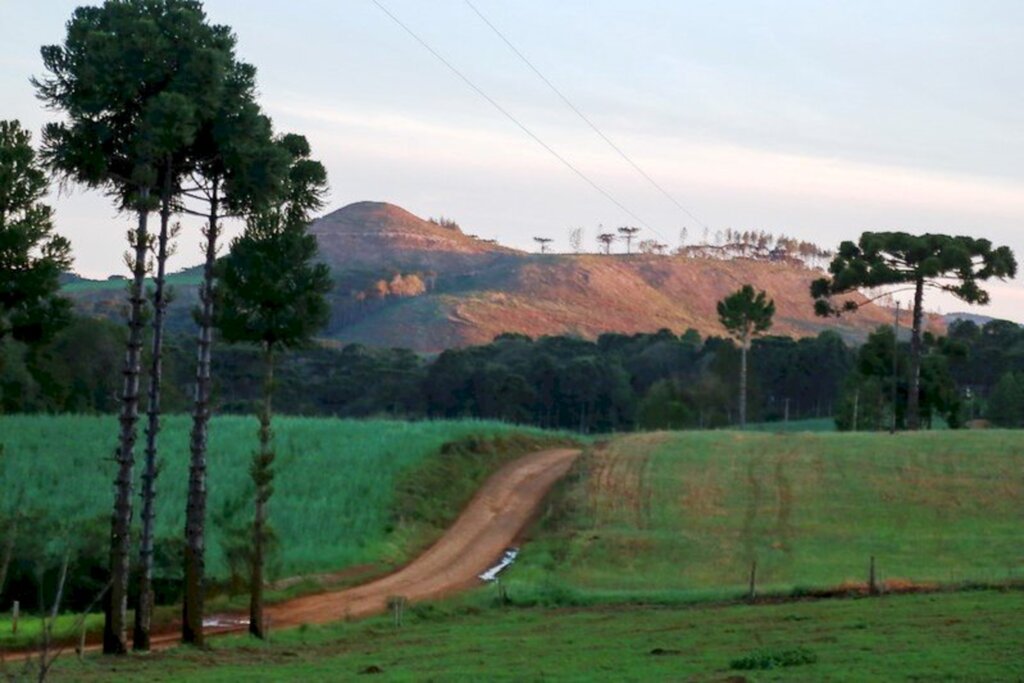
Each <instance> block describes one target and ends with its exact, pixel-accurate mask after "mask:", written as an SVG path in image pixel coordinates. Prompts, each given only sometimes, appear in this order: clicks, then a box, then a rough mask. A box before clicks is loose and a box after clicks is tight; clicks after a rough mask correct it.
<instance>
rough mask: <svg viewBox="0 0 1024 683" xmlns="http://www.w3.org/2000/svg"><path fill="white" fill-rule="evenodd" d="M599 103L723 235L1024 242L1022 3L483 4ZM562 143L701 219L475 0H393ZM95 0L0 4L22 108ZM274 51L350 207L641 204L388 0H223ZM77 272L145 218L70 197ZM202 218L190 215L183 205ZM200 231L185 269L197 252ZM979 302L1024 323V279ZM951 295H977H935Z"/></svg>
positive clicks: (242, 26)
mask: <svg viewBox="0 0 1024 683" xmlns="http://www.w3.org/2000/svg"><path fill="white" fill-rule="evenodd" d="M473 1H474V3H475V4H476V5H477V7H478V8H479V9H480V10H481V11H482V12H483V13H484V14H486V15H487V16H488V18H489V19H490V20H491V21H492V22H493V23H494V24H495V25H496V26H498V27H499V28H500V29H501V30H502V31H503V32H504V33H505V35H506V36H507V37H508V38H509V39H510V40H511V41H512V42H513V43H514V44H515V45H516V46H517V47H518V48H519V49H520V50H521V51H522V52H523V53H524V54H525V55H526V56H527V57H529V58H530V60H531V61H532V62H533V63H534V64H535V65H536V66H537V67H538V68H539V69H540V70H541V72H543V73H544V74H545V75H546V76H547V77H548V78H549V79H550V80H551V81H552V82H554V83H555V84H556V85H557V86H558V87H559V88H560V89H561V90H562V91H563V92H564V93H565V94H566V95H567V96H568V97H569V98H570V99H571V100H572V101H573V102H574V103H575V104H576V105H577V106H578V107H579V108H580V109H581V110H582V111H583V112H584V113H585V114H586V115H587V116H588V117H589V118H590V119H591V120H592V121H594V122H595V123H596V124H597V125H598V126H599V127H600V128H602V129H603V131H604V132H605V133H606V134H607V135H608V136H609V137H611V138H612V139H613V140H614V141H615V142H616V143H617V144H618V145H619V147H621V148H622V149H624V150H625V151H626V152H627V153H628V154H629V155H630V156H631V157H632V158H633V159H634V160H635V161H636V162H637V163H639V164H640V166H642V167H643V168H644V169H645V170H646V171H647V172H648V173H649V174H650V175H651V176H653V177H654V178H655V179H656V180H657V181H658V182H659V183H660V184H661V185H662V186H663V187H665V188H666V189H667V190H668V191H669V192H670V193H671V194H672V195H673V196H675V197H676V198H677V200H678V201H680V202H681V203H682V204H683V205H684V206H685V207H686V208H687V209H689V211H691V212H692V213H693V214H695V215H696V216H697V217H698V218H699V219H700V220H701V221H703V222H704V223H706V224H707V225H709V226H711V229H712V232H714V231H715V230H717V229H724V228H726V227H731V228H735V229H743V230H745V229H766V230H769V231H772V232H775V233H785V234H788V235H791V236H794V237H799V238H802V239H808V240H812V241H815V242H818V243H819V244H822V245H823V246H828V247H834V246H835V245H837V244H838V243H839V242H840V241H841V240H843V239H855V238H856V237H857V236H858V235H859V234H860V232H862V231H864V230H906V231H910V232H946V233H954V234H969V235H975V236H983V237H987V238H989V239H991V240H992V241H993V242H995V243H996V244H1007V245H1009V246H1010V247H1011V248H1013V249H1014V251H1015V252H1016V253H1017V255H1018V258H1020V259H1021V260H1022V261H1024V120H1022V113H1021V112H1022V111H1024V2H1020V0H1005V1H997V0H992V1H983V0H978V1H971V2H966V1H964V0H959V1H956V2H952V1H945V2H944V1H942V0H922V1H911V0H886V1H874V0H872V1H860V2H848V1H843V2H838V1H836V2H828V1H824V0H808V1H806V2H802V1H801V2H798V1H787V2H782V1H773V2H769V1H767V0H765V1H762V2H755V1H748V2H728V1H722V2H714V3H710V2H696V1H682V0H661V1H654V0H647V1H643V0H632V1H629V2H626V1H625V0H619V1H612V0H562V1H561V2H557V3H556V2H551V1H550V0H549V1H547V2H545V1H542V0H517V1H516V2H510V1H505V2H500V1H499V0H473ZM381 2H382V3H383V4H384V5H385V6H387V7H388V8H389V9H390V10H391V11H392V12H393V13H394V14H396V15H397V16H398V17H399V18H400V19H401V20H402V21H403V22H405V23H406V24H407V25H408V26H409V27H410V28H411V29H412V30H414V31H416V32H417V33H418V34H420V36H421V37H422V38H423V39H424V40H426V41H427V42H428V43H430V44H431V45H432V46H433V47H434V48H435V49H436V50H437V51H439V52H440V53H441V54H443V55H444V56H445V58H447V59H448V60H449V61H450V62H451V63H452V64H454V65H455V66H456V67H457V68H458V69H460V70H461V71H462V72H463V73H464V74H465V75H466V76H468V77H469V78H470V79H471V80H473V81H474V82H475V83H476V84H477V85H478V86H479V87H480V88H481V89H483V90H484V91H485V92H487V93H488V94H489V95H490V96H491V97H493V98H494V99H495V100H496V101H498V102H499V103H500V104H501V105H502V106H503V107H504V108H506V109H507V110H508V111H510V112H511V113H512V114H513V115H515V116H516V117H517V118H518V119H519V120H520V121H522V122H523V124H525V125H526V126H527V127H528V128H530V129H531V130H533V131H534V132H535V133H536V134H537V135H538V136H540V137H541V138H542V139H543V140H544V141H545V142H546V143H547V144H549V145H550V146H551V147H553V148H554V149H555V150H557V151H558V152H559V153H560V154H561V155H562V156H564V157H565V158H567V159H568V160H570V161H571V162H572V163H573V164H575V165H576V166H577V167H578V168H579V169H580V170H582V171H583V172H584V173H586V174H587V175H588V176H590V177H591V178H592V179H593V180H594V181H595V182H597V183H598V184H599V185H601V186H602V187H604V188H605V189H607V190H608V191H609V192H610V193H611V194H612V195H614V196H615V198H616V199H617V200H618V201H619V202H621V203H622V204H623V205H625V206H626V207H627V208H628V209H629V210H630V211H632V212H633V213H635V214H636V215H638V216H639V217H640V218H642V219H643V220H644V222H646V223H647V224H648V225H650V226H651V230H645V231H644V234H646V235H648V236H650V237H655V238H659V237H660V239H661V240H662V241H664V242H668V243H669V244H672V245H675V244H676V243H677V242H678V234H679V232H680V229H681V228H683V227H687V228H688V229H689V233H690V235H691V236H694V235H697V234H699V233H700V232H701V231H702V228H700V227H699V225H698V224H697V223H696V222H695V221H694V220H693V219H692V218H690V217H689V216H687V215H685V214H684V213H682V212H681V211H680V210H679V209H678V208H677V207H676V206H675V205H674V204H672V203H671V202H670V201H669V200H668V199H666V198H665V197H664V196H662V195H661V194H660V193H659V192H658V191H657V190H655V189H654V188H652V187H651V186H650V185H649V184H647V183H646V181H644V180H643V179H642V178H640V177H639V176H638V175H637V174H636V173H635V171H633V169H632V168H631V167H630V166H629V165H628V164H627V163H626V162H625V161H623V160H622V159H621V158H620V157H618V156H617V155H616V154H615V152H614V151H612V150H611V149H610V148H608V147H607V145H606V144H605V143H604V142H603V141H602V140H601V139H600V138H599V137H597V135H595V134H594V132H593V131H591V130H590V129H589V128H587V127H586V126H585V124H583V123H582V122H581V121H580V120H579V119H578V118H576V116H575V115H574V114H573V113H572V112H571V111H570V110H568V109H567V108H566V107H565V106H564V104H563V103H562V102H561V101H560V100H559V99H558V98H557V97H556V96H555V95H554V94H553V93H552V92H551V91H550V90H548V89H547V87H546V86H545V85H544V83H543V82H542V81H541V80H540V79H538V78H537V76H536V75H535V74H533V73H532V72H531V71H530V70H529V69H528V67H526V65H524V64H523V63H522V62H521V61H519V59H518V58H517V57H516V56H515V54H513V53H512V52H511V51H510V50H509V49H508V47H507V46H506V45H505V44H504V43H502V42H501V41H500V39H499V38H498V37H497V36H495V35H494V34H493V33H492V32H491V30H490V29H489V28H488V27H487V26H486V25H485V24H484V23H482V22H481V20H480V19H479V18H478V17H477V15H476V14H474V13H473V11H472V9H471V8H470V7H469V6H468V5H467V4H466V3H465V2H464V0H434V1H432V2H423V1H422V0H419V1H416V0H381ZM79 4H82V3H81V2H76V1H74V0H45V1H40V0H0V93H2V94H3V97H2V100H0V118H18V119H20V120H21V121H22V123H23V124H24V125H26V126H27V127H29V128H30V129H32V130H33V131H38V130H39V129H40V128H41V126H42V124H43V123H44V122H45V121H47V120H49V118H50V117H51V116H52V114H50V113H48V112H46V111H44V110H43V109H42V108H41V107H40V105H39V103H38V101H37V100H36V99H35V96H34V92H33V89H32V88H31V86H30V85H29V82H28V79H29V77H30V76H32V75H38V74H41V73H42V65H41V60H40V58H39V47H40V45H43V44H48V43H57V42H61V40H62V39H63V35H64V23H65V22H66V21H67V19H68V18H69V17H70V15H71V11H72V10H73V8H74V7H75V6H76V5H79ZM206 8H207V11H208V12H209V14H210V16H211V18H212V20H213V21H216V22H219V23H226V24H228V25H230V26H232V27H233V28H234V30H235V31H236V33H237V35H238V38H239V52H240V54H241V56H242V58H243V59H245V60H247V61H250V62H252V63H253V64H255V65H256V67H257V68H258V70H259V84H260V91H261V102H262V104H263V106H264V107H265V109H266V110H267V112H268V113H269V114H270V115H271V116H272V117H273V119H274V122H275V126H276V127H277V129H278V130H279V131H282V132H283V131H294V132H298V133H302V134H304V135H306V136H307V137H308V138H309V139H310V141H311V143H312V145H313V149H314V152H315V154H316V155H317V156H318V157H319V158H320V159H321V160H322V161H323V162H324V163H325V165H326V166H327V169H328V172H329V174H330V181H331V196H330V202H329V209H331V210H333V209H335V208H339V207H341V206H344V205H345V204H348V203H350V202H354V201H359V200H378V201H389V202H393V203H395V204H398V205H400V206H403V207H405V208H406V209H408V210H410V211H412V212H413V213H416V214H418V215H421V216H424V217H426V216H437V215H442V214H443V215H445V216H450V217H452V218H454V219H456V220H457V221H459V223H460V224H461V225H462V226H463V229H464V230H465V231H466V232H468V233H471V234H477V235H480V236H481V237H493V238H496V239H498V240H499V241H501V242H503V243H505V244H510V245H513V246H517V247H521V248H527V249H529V248H532V247H533V242H532V238H533V237H534V236H549V237H553V238H554V239H555V247H556V248H561V249H567V246H568V244H567V236H568V231H569V229H570V228H571V227H573V226H583V227H584V228H585V230H586V231H587V242H588V243H589V245H590V247H591V248H593V247H595V246H596V242H594V236H595V235H596V233H597V225H598V224H603V225H604V226H606V227H614V226H618V225H624V224H632V223H635V222H636V221H634V220H633V219H632V218H630V216H629V215H627V214H625V213H624V212H623V211H622V210H621V209H619V208H618V207H616V206H615V205H614V204H613V203H611V202H610V201H609V200H607V199H606V198H605V197H603V196H601V195H600V194H599V193H598V192H596V191H595V190H594V189H593V188H591V187H590V186H588V185H587V184H586V183H585V182H584V181H582V180H581V179H580V178H578V177H577V176H575V175H574V174H573V173H572V172H571V171H569V170H568V169H566V168H565V167H564V166H562V165H561V164H560V162H558V161H557V160H556V159H554V158H552V157H551V156H550V155H549V154H548V153H547V152H546V151H545V150H544V149H543V148H541V147H540V146H539V145H538V144H537V143H536V142H534V141H533V140H531V139H530V138H528V137H527V136H526V135H525V134H524V133H523V132H522V131H520V130H519V129H518V128H516V127H515V125H514V124H512V123H511V122H510V121H508V120H507V119H505V118H504V117H503V116H502V115H501V114H500V113H499V112H498V111H496V110H495V109H494V108H493V106H492V105H491V104H489V103H488V102H486V101H485V100H483V99H482V98H481V97H480V96H479V95H477V94H476V93H475V92H473V91H472V90H471V89H470V88H469V87H468V86H467V85H466V84H465V83H463V82H462V81H460V80H459V79H458V78H457V77H456V76H455V75H453V74H452V73H451V72H450V71H448V70H447V69H446V67H444V66H443V65H442V64H441V63H440V62H438V61H437V60H436V59H435V58H434V57H433V56H432V55H431V54H430V53H428V52H427V51H426V50H425V49H424V48H423V47H422V46H421V45H419V44H418V43H416V42H415V41H414V40H413V39H412V38H411V37H410V36H409V35H408V34H406V33H405V32H403V31H402V30H401V29H400V28H399V27H398V26H396V25H395V24H394V23H393V22H392V21H391V19H389V18H388V17H387V16H386V15H385V14H384V13H383V12H382V11H381V10H380V9H378V8H377V7H376V6H375V5H374V4H373V2H371V0H292V1H291V2H287V3H283V2H279V1H277V0H246V1H244V2H242V1H241V0H233V1H229V0H208V1H207V2H206ZM54 204H55V208H56V211H57V226H58V229H59V231H60V232H61V233H63V234H65V235H67V236H68V237H69V238H70V239H71V240H72V244H73V246H74V250H75V255H76V269H77V270H78V271H79V272H80V273H82V274H85V275H90V276H104V275H107V274H109V273H112V272H120V271H122V270H123V269H124V266H123V265H122V262H121V254H122V252H123V251H124V243H123V242H122V241H121V240H123V233H124V228H125V227H127V225H128V221H127V219H126V218H124V217H118V216H116V215H115V212H114V210H113V208H112V207H111V205H110V203H109V202H108V200H107V199H105V198H104V197H103V196H102V195H100V194H98V193H94V192H87V191H84V190H81V189H77V190H75V191H73V192H72V193H71V194H70V196H64V197H59V198H55V201H54ZM185 223H186V228H189V227H190V224H189V223H188V222H187V221H186V222H185ZM198 242H199V235H198V232H197V231H196V230H195V229H191V230H186V232H185V234H184V236H183V238H182V243H181V246H180V249H179V254H178V256H176V257H175V259H176V260H175V263H173V264H172V265H173V267H175V268H178V267H184V266H187V265H191V264H193V263H196V262H198V260H199V258H200V257H199V250H198V246H197V245H198ZM990 289H991V291H992V294H993V305H991V306H989V307H987V308H985V309H982V310H980V311H979V312H983V313H987V314H990V315H996V316H1000V317H1008V318H1011V319H1015V320H1018V321H1024V284H1022V281H1021V280H1020V279H1018V280H1017V281H1015V282H1013V283H1009V284H1005V285H1003V284H998V283H997V284H992V285H991V287H990ZM929 303H930V304H931V307H932V308H933V309H936V308H937V309H940V310H942V311H946V312H948V311H951V310H962V309H965V308H966V307H965V306H964V305H963V304H960V303H958V302H955V301H952V300H948V301H947V300H941V299H939V298H936V297H934V296H933V297H932V298H931V299H930V301H929Z"/></svg>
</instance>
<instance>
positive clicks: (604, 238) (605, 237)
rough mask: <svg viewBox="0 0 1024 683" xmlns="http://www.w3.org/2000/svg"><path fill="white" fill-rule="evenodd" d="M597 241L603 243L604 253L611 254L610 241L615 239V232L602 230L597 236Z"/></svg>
mask: <svg viewBox="0 0 1024 683" xmlns="http://www.w3.org/2000/svg"><path fill="white" fill-rule="evenodd" d="M597 241H598V242H600V243H601V244H602V245H604V253H605V254H611V253H612V242H614V241H615V233H612V232H602V233H601V234H600V235H598V236H597Z"/></svg>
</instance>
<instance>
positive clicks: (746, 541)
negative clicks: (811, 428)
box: [506, 432, 1024, 603]
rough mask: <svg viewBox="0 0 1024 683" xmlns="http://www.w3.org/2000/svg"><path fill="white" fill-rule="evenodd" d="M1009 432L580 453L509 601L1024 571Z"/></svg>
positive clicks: (660, 444)
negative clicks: (752, 582) (752, 579)
mask: <svg viewBox="0 0 1024 683" xmlns="http://www.w3.org/2000/svg"><path fill="white" fill-rule="evenodd" d="M1022 519H1024V440H1022V439H1021V438H1020V434H1019V433H1014V432H987V433H980V432H942V433H920V434H902V435H899V436H896V437H891V436H889V435H880V434H835V433H833V434H827V433H823V434H809V433H805V434H784V435H769V434H741V433H738V432H714V433H654V434H644V435H636V436H631V437H625V438H621V439H617V440H615V441H612V442H611V443H610V444H608V445H607V446H606V447H604V448H600V449H596V450H595V451H594V452H592V453H591V454H589V455H588V456H587V457H586V458H585V459H583V460H581V461H580V463H579V465H578V468H577V471H576V474H575V478H574V479H573V480H571V481H570V482H568V483H567V484H566V485H565V486H564V487H563V490H562V502H561V504H560V507H558V508H556V509H554V510H553V511H552V512H551V514H550V515H549V518H548V519H547V521H546V524H545V525H544V528H543V530H542V531H541V533H540V538H539V539H538V541H537V542H536V543H534V544H531V545H530V546H529V548H528V550H527V552H526V553H524V555H523V561H522V562H521V563H519V564H517V565H516V567H514V568H513V570H512V571H511V572H510V574H509V577H508V579H507V582H506V583H507V585H508V587H509V592H510V594H511V595H512V597H513V599H516V598H517V597H518V598H520V599H523V600H527V601H529V600H534V599H536V600H550V601H552V602H559V603H565V602H574V601H578V602H584V603H587V602H600V601H604V600H633V599H639V600H652V601H677V600H691V599H700V598H706V597H734V596H736V595H738V594H739V593H741V592H742V591H743V590H744V588H745V586H746V583H747V580H748V575H749V572H750V568H751V563H752V562H753V561H755V560H756V561H757V565H758V568H757V574H758V584H759V588H760V590H762V591H791V590H793V589H795V588H800V587H805V588H822V587H832V586H837V585H839V584H843V583H846V582H853V583H858V582H859V583H863V582H864V581H865V580H866V578H867V573H868V564H869V558H870V556H872V555H874V556H876V558H877V563H878V571H879V574H880V577H881V579H882V580H889V581H893V582H901V581H914V582H931V581H936V582H948V581H964V580H1002V579H1006V578H1007V577H1008V576H1014V577H1021V576H1022V575H1024V552H1022V547H1021V520H1022Z"/></svg>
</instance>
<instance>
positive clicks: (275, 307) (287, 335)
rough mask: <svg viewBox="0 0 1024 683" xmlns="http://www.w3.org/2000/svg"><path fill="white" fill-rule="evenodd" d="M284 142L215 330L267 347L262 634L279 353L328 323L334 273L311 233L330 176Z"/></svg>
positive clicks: (224, 267) (259, 540)
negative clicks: (285, 167) (284, 173)
mask: <svg viewBox="0 0 1024 683" xmlns="http://www.w3.org/2000/svg"><path fill="white" fill-rule="evenodd" d="M280 144H281V145H282V146H283V147H285V148H286V149H287V150H288V152H289V153H290V154H291V156H292V159H293V162H292V166H291V169H290V171H289V175H288V180H287V181H286V183H285V187H284V192H283V195H282V197H281V200H280V201H279V202H278V203H277V204H276V205H275V206H273V207H272V208H270V209H268V210H264V211H260V212H257V213H255V214H253V215H252V216H251V217H250V218H249V219H248V221H247V224H246V229H245V232H244V234H242V236H241V237H239V238H238V239H236V240H235V241H234V242H233V243H232V245H231V251H230V253H229V254H228V255H227V256H226V257H225V258H224V259H222V261H221V262H220V264H219V267H218V269H219V272H220V281H221V287H220V289H219V290H218V303H219V306H218V310H217V327H218V328H219V329H220V331H221V334H222V335H223V336H224V339H225V340H226V341H228V342H249V343H254V344H258V345H259V346H260V347H261V348H262V350H263V370H264V376H263V401H262V408H261V410H260V415H259V421H260V428H259V450H258V451H257V452H256V453H255V454H254V455H253V462H252V466H251V468H250V473H251V474H252V479H253V484H254V485H255V489H256V491H255V508H256V509H255V515H254V517H253V526H252V585H251V587H250V590H251V594H250V595H251V599H250V603H249V632H250V633H252V634H253V635H255V636H256V637H257V638H263V637H264V623H263V567H264V551H265V548H266V544H267V542H268V539H269V529H268V525H267V504H268V502H269V500H270V497H271V494H272V493H273V487H272V482H273V479H274V472H273V469H272V467H273V462H274V457H275V454H274V449H273V445H272V439H273V432H272V431H271V399H272V397H273V390H274V354H275V353H276V352H278V351H280V350H284V349H289V348H295V347H297V346H301V345H304V344H307V343H309V341H310V340H311V338H312V335H313V334H314V333H315V332H316V331H317V330H319V329H320V328H322V327H323V326H324V325H326V324H327V321H328V318H329V315H330V308H329V306H328V303H327V299H326V295H327V293H328V292H330V290H331V285H332V283H331V277H330V270H329V269H328V267H327V266H326V265H325V264H323V263H314V259H315V258H316V254H317V244H316V238H315V237H313V236H312V235H310V234H309V233H308V232H307V231H306V226H307V224H308V222H309V218H310V214H311V213H312V212H313V211H315V210H316V209H318V208H320V207H321V206H322V205H323V195H324V193H325V192H326V186H327V174H326V172H325V171H324V168H323V166H322V165H321V164H320V163H319V162H316V161H313V160H312V159H309V144H308V143H307V142H306V139H305V138H303V137H301V136H298V135H288V136H285V137H284V138H283V139H282V140H281V142H280Z"/></svg>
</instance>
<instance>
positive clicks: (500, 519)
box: [8, 449, 580, 661]
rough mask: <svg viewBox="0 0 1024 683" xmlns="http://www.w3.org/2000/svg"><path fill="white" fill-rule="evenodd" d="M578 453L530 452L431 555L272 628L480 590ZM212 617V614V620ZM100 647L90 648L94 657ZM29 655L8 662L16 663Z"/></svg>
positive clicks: (239, 625)
mask: <svg viewBox="0 0 1024 683" xmlns="http://www.w3.org/2000/svg"><path fill="white" fill-rule="evenodd" d="M579 454H580V452H579V451H578V450H573V449H553V450H548V451H540V452H537V453H531V454H530V455H527V456H524V457H522V458H519V459H518V460H515V461H513V462H511V463H509V464H507V465H505V466H504V467H502V468H501V469H500V470H498V471H497V472H495V473H494V474H493V475H491V478H490V479H488V480H487V481H486V482H485V483H484V485H483V487H481V489H480V490H479V491H478V492H477V493H476V495H475V496H474V497H473V500H472V501H470V503H469V505H467V506H466V508H465V509H464V510H463V511H462V513H461V514H460V515H459V517H458V519H456V520H455V523H454V524H453V525H452V526H451V528H449V529H448V531H446V532H445V534H444V535H443V536H442V537H441V538H440V540H438V541H437V543H435V544H434V545H432V546H431V547H430V548H429V549H428V550H427V551H426V552H424V553H423V554H422V555H420V556H419V557H417V558H416V559H415V560H413V561H412V562H410V563H409V564H408V565H406V566H405V567H403V568H402V569H399V570H398V571H396V572H394V573H393V574H389V575H388V576H385V577H382V578H380V579H376V580H374V581H371V582H370V583H367V584H363V585H362V586H355V587H353V588H346V589H344V590H339V591H333V592H326V593H319V594H316V595H308V596H305V597H301V598H295V599H293V600H288V601H285V602H281V603H278V604H276V605H271V606H268V607H267V608H266V616H268V617H269V619H270V626H271V629H272V630H277V629H280V628H288V627H294V626H300V625H302V624H324V623H328V622H331V621H339V620H342V619H347V618H355V617H365V616H369V615H371V614H377V613H380V612H384V611H386V610H387V600H388V598H389V597H391V596H403V597H404V598H405V599H406V600H407V601H408V602H410V603H414V602H419V601H422V600H429V599H436V598H441V597H444V596H447V595H451V594H453V593H456V592H458V591H461V590H465V589H468V588H471V587H472V586H475V585H479V582H480V580H479V579H478V578H477V577H478V575H479V574H481V573H483V572H484V571H486V570H487V569H489V568H490V567H491V566H492V565H494V564H495V563H496V562H497V561H498V560H499V559H500V558H501V556H502V554H503V553H504V551H505V549H506V548H508V547H509V546H510V545H512V544H513V543H514V542H515V540H516V538H517V537H518V536H519V534H520V533H522V532H523V530H524V529H525V528H526V526H527V525H528V524H529V523H530V521H531V520H532V519H533V517H534V516H535V515H536V514H537V512H538V511H539V509H540V506H541V504H542V503H543V501H544V497H545V496H546V495H547V494H548V492H549V491H550V490H551V487H552V486H554V484H555V482H557V481H558V480H559V479H561V478H562V477H563V476H565V473H566V472H568V471H569V468H570V467H571V466H572V463H573V461H574V460H575V459H576V457H577V456H578V455H579ZM210 616H211V617H212V616H214V615H210ZM216 616H217V617H218V618H219V619H222V620H223V621H224V622H233V623H232V625H230V626H221V627H216V628H207V629H206V633H207V635H208V636H212V635H218V634H222V633H237V632H240V631H245V630H247V628H248V627H247V625H246V624H245V623H244V621H242V619H244V615H216ZM179 639H180V634H179V632H178V631H177V630H174V631H165V632H163V633H154V634H153V637H152V640H151V645H152V647H153V649H166V648H169V647H174V646H175V645H177V644H178V643H179V642H180V641H179ZM98 649H99V645H89V646H87V647H86V650H87V651H96V650H98ZM26 654H27V653H22V654H21V655H20V656H18V655H15V656H14V657H13V658H12V657H10V656H8V661H12V660H17V659H20V658H21V657H24V656H25V655H26Z"/></svg>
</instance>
